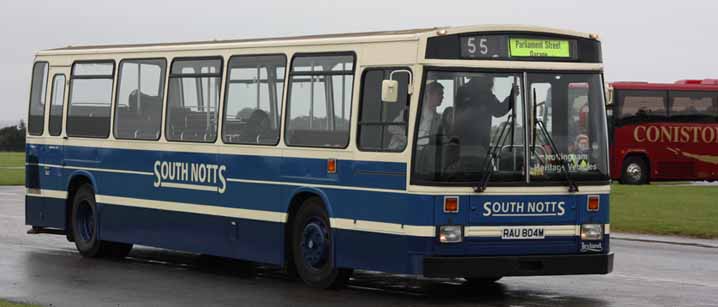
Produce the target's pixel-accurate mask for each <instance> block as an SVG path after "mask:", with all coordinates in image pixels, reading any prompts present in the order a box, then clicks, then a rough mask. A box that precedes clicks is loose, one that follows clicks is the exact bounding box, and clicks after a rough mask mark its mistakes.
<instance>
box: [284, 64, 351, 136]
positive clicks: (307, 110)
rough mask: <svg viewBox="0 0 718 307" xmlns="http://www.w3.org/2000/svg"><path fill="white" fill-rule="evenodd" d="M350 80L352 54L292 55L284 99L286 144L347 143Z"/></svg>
mask: <svg viewBox="0 0 718 307" xmlns="http://www.w3.org/2000/svg"><path fill="white" fill-rule="evenodd" d="M353 81H354V55H353V54H350V53H344V54H331V55H316V54H314V55H309V54H305V55H297V56H295V57H294V59H293V61H292V70H291V72H290V87H289V94H288V96H289V98H288V101H287V124H286V125H287V128H286V131H285V138H286V143H287V145H290V146H307V147H330V148H344V147H346V146H347V145H348V144H349V121H350V113H351V100H352V85H353Z"/></svg>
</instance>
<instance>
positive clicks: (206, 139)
mask: <svg viewBox="0 0 718 307" xmlns="http://www.w3.org/2000/svg"><path fill="white" fill-rule="evenodd" d="M169 80H170V81H169V89H168V94H167V124H166V127H165V131H166V132H165V136H166V137H167V139H168V140H170V141H183V142H203V143H211V142H214V141H215V140H216V139H217V110H218V107H219V91H220V86H221V85H220V83H221V82H222V59H221V58H211V59H206V58H205V59H180V60H175V61H174V62H173V63H172V68H171V70H170V79H169Z"/></svg>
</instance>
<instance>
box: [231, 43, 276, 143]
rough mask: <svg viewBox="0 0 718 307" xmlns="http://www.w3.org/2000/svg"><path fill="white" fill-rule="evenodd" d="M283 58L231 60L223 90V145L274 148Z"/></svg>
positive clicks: (265, 57)
mask: <svg viewBox="0 0 718 307" xmlns="http://www.w3.org/2000/svg"><path fill="white" fill-rule="evenodd" d="M286 66H287V58H286V56H284V55H259V56H234V57H232V58H231V59H230V60H229V65H228V68H227V69H228V74H227V76H228V79H227V85H226V90H225V92H226V93H225V96H226V98H225V108H224V123H223V125H224V128H223V129H222V139H223V140H224V142H225V143H235V144H263V145H276V144H277V142H278V141H279V125H280V119H281V117H280V116H281V110H282V106H281V103H280V102H281V101H282V92H283V91H284V73H285V70H286Z"/></svg>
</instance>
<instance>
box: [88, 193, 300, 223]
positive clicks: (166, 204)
mask: <svg viewBox="0 0 718 307" xmlns="http://www.w3.org/2000/svg"><path fill="white" fill-rule="evenodd" d="M96 200H97V202H98V203H102V204H109V205H116V206H125V207H136V208H146V209H156V210H165V211H173V212H184V213H195V214H203V215H213V216H223V217H235V218H242V219H248V220H257V221H265V222H274V223H284V221H285V220H286V218H287V217H286V213H283V212H273V211H265V210H251V209H241V208H230V207H220V206H210V205H198V204H191V203H180V202H171V201H160V200H149V199H139V198H130V197H119V196H109V195H97V196H96Z"/></svg>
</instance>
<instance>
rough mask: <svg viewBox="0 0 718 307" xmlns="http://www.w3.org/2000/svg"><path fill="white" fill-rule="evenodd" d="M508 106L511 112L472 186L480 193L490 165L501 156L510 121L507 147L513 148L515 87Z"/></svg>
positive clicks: (490, 170)
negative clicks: (509, 142)
mask: <svg viewBox="0 0 718 307" xmlns="http://www.w3.org/2000/svg"><path fill="white" fill-rule="evenodd" d="M509 95H510V96H509V101H508V102H509V108H511V114H509V117H508V118H507V119H506V121H505V122H504V123H503V125H502V127H501V131H500V132H499V137H498V139H497V141H496V146H495V147H494V149H493V150H491V153H490V154H488V155H486V158H484V164H483V165H482V166H481V180H479V185H478V186H476V187H474V192H477V193H481V192H483V191H485V190H486V185H488V184H489V178H491V174H492V173H493V172H494V168H493V166H492V164H493V163H491V162H492V161H494V160H495V159H499V158H500V157H501V148H502V147H503V146H504V143H505V142H506V137H505V136H506V135H505V133H506V131H507V130H506V126H508V125H509V123H511V128H510V130H511V132H510V133H511V147H509V150H513V149H512V148H513V146H514V126H515V125H516V109H515V108H514V103H515V101H514V99H515V87H512V88H511V93H509ZM489 146H491V143H489Z"/></svg>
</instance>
